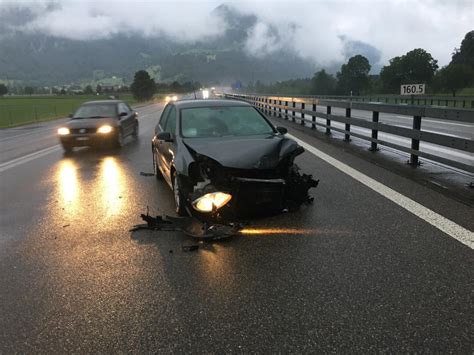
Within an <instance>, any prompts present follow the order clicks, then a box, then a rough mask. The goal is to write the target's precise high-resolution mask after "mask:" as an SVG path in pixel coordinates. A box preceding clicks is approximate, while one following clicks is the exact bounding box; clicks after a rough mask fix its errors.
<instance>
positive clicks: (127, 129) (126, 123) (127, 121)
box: [118, 102, 133, 136]
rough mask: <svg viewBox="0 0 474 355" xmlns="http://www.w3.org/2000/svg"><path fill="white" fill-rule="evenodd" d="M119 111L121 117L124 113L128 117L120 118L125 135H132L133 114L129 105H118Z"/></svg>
mask: <svg viewBox="0 0 474 355" xmlns="http://www.w3.org/2000/svg"><path fill="white" fill-rule="evenodd" d="M118 111H119V115H120V113H122V112H125V113H126V116H121V117H120V125H121V126H122V130H123V133H124V135H126V136H128V135H129V134H131V133H132V130H133V117H132V112H131V111H130V110H129V109H128V107H127V105H125V104H124V103H122V102H121V103H119V104H118Z"/></svg>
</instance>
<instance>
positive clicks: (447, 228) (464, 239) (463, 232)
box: [288, 134, 474, 249]
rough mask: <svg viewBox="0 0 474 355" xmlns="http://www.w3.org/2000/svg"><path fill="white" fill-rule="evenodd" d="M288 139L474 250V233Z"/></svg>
mask: <svg viewBox="0 0 474 355" xmlns="http://www.w3.org/2000/svg"><path fill="white" fill-rule="evenodd" d="M288 137H290V138H292V139H294V140H295V141H297V142H298V143H299V144H300V145H301V146H302V147H303V148H304V149H306V150H307V151H308V152H310V153H312V154H314V155H315V156H316V157H317V158H319V159H321V160H323V161H325V162H326V163H328V164H330V165H332V166H333V167H335V168H336V169H338V170H340V171H341V172H343V173H344V174H346V175H349V176H350V177H352V178H353V179H355V180H357V181H358V182H360V183H362V184H363V185H365V186H367V187H368V188H370V189H372V190H373V191H375V192H377V193H379V194H380V195H382V196H384V197H385V198H387V199H389V200H390V201H392V202H394V203H396V204H397V205H398V206H400V207H402V208H404V209H405V210H407V211H408V212H411V213H413V214H414V215H415V216H417V217H419V218H421V219H422V220H424V221H425V222H427V223H429V224H431V225H432V226H433V227H436V228H437V229H439V230H440V231H442V232H444V233H446V234H447V235H449V236H450V237H452V238H454V239H456V240H458V241H459V242H461V243H463V244H465V245H467V246H468V247H469V248H471V249H474V232H472V231H470V230H468V229H466V228H464V227H462V226H460V225H459V224H457V223H455V222H453V221H451V220H450V219H447V218H446V217H443V216H442V215H440V214H439V213H436V212H434V211H432V210H430V209H429V208H427V207H425V206H423V205H421V204H419V203H418V202H416V201H414V200H412V199H411V198H409V197H406V196H405V195H402V194H401V193H399V192H397V191H395V190H393V189H391V188H390V187H388V186H386V185H384V184H382V183H380V182H378V181H376V180H374V179H372V178H371V177H369V176H367V175H365V174H363V173H361V172H360V171H358V170H356V169H354V168H351V167H350V166H348V165H346V164H344V163H343V162H341V161H339V160H337V159H335V158H333V157H331V156H330V155H328V154H326V153H324V152H322V151H320V150H319V149H317V148H315V147H313V146H312V145H310V144H308V143H306V142H304V141H302V140H301V139H299V138H296V137H294V136H292V135H290V134H288Z"/></svg>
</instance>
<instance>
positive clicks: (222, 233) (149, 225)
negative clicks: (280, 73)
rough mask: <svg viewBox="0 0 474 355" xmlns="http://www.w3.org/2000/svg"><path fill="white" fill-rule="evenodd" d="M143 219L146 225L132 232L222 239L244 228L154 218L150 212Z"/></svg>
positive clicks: (196, 220)
mask: <svg viewBox="0 0 474 355" xmlns="http://www.w3.org/2000/svg"><path fill="white" fill-rule="evenodd" d="M141 217H142V219H143V220H144V221H145V222H146V224H137V225H135V226H134V227H133V228H132V229H130V232H135V231H138V230H142V229H147V230H161V231H178V232H183V233H185V234H186V235H189V236H191V237H194V238H201V239H220V238H225V237H231V236H234V235H237V234H238V233H239V230H240V229H241V228H242V225H240V224H237V223H229V224H218V223H212V224H209V223H207V222H201V221H199V220H198V219H197V218H195V217H171V216H167V215H162V216H160V215H157V216H156V217H152V216H150V215H149V214H148V212H147V214H142V215H141Z"/></svg>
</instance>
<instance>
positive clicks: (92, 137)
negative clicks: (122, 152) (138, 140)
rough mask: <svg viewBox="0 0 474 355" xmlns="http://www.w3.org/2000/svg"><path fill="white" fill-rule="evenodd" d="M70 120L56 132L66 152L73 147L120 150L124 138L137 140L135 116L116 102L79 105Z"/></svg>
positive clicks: (93, 102)
mask: <svg viewBox="0 0 474 355" xmlns="http://www.w3.org/2000/svg"><path fill="white" fill-rule="evenodd" d="M70 117H71V119H70V120H69V121H68V122H66V123H65V124H64V125H63V126H61V127H60V128H59V129H58V132H57V133H58V136H59V140H60V141H61V145H62V146H63V148H64V151H65V152H66V153H70V152H72V151H73V149H74V147H83V146H105V147H121V146H122V145H123V141H124V139H125V138H126V137H127V136H134V137H138V119H137V117H138V114H137V113H136V112H135V111H133V110H132V109H131V108H130V106H129V105H128V104H127V103H125V102H123V101H119V100H102V101H90V102H86V103H84V104H82V105H81V106H80V107H79V108H78V109H77V110H76V112H74V114H72V115H70Z"/></svg>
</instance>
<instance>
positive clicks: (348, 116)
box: [344, 107, 351, 142]
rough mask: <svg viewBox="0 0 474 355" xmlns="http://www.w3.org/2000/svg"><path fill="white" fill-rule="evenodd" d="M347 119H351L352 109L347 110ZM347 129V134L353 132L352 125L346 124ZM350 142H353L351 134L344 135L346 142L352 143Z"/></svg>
mask: <svg viewBox="0 0 474 355" xmlns="http://www.w3.org/2000/svg"><path fill="white" fill-rule="evenodd" d="M346 117H347V118H350V117H351V108H350V107H348V108H346ZM345 129H346V131H347V132H350V131H351V124H350V123H346V127H345ZM350 141H351V134H350V133H344V142H350Z"/></svg>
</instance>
